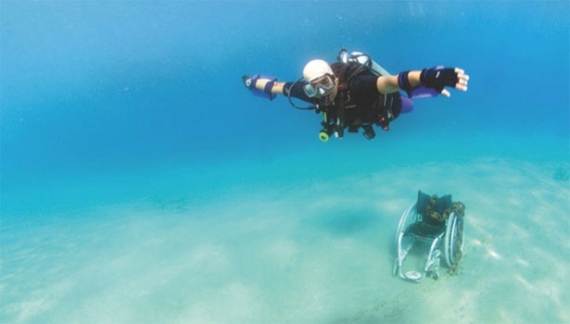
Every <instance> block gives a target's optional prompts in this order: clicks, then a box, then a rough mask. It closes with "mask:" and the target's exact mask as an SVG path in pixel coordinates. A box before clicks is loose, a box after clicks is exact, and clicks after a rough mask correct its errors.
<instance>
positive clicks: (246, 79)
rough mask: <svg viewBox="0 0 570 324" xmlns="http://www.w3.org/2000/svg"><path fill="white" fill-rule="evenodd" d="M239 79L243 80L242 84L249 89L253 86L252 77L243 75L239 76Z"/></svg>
mask: <svg viewBox="0 0 570 324" xmlns="http://www.w3.org/2000/svg"><path fill="white" fill-rule="evenodd" d="M241 80H242V81H243V85H244V86H245V87H246V88H248V89H249V90H251V88H253V87H254V86H255V82H254V80H253V78H252V77H249V76H247V75H243V76H242V77H241Z"/></svg>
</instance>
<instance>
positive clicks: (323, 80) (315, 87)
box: [303, 73, 335, 98]
mask: <svg viewBox="0 0 570 324" xmlns="http://www.w3.org/2000/svg"><path fill="white" fill-rule="evenodd" d="M334 87H335V83H334V77H333V76H332V75H331V74H328V73H326V74H324V75H320V76H318V77H315V78H312V79H310V80H308V82H307V84H305V86H304V88H303V89H304V90H305V94H306V95H307V96H308V97H309V98H314V97H322V96H324V95H326V94H327V93H329V92H330V91H331V90H332V89H334Z"/></svg>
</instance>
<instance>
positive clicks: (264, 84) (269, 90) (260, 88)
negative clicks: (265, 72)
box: [241, 74, 285, 100]
mask: <svg viewBox="0 0 570 324" xmlns="http://www.w3.org/2000/svg"><path fill="white" fill-rule="evenodd" d="M241 78H242V81H243V84H244V85H245V87H246V88H248V89H249V90H250V91H251V92H252V93H253V94H255V95H258V96H261V97H266V98H269V100H273V99H274V98H275V95H278V94H283V89H284V86H285V82H277V78H273V77H267V76H261V75H257V74H256V75H254V76H252V77H249V76H247V75H244V76H242V77H241Z"/></svg>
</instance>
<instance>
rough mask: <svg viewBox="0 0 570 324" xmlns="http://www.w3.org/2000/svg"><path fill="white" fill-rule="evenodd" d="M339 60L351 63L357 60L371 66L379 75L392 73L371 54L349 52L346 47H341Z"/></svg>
mask: <svg viewBox="0 0 570 324" xmlns="http://www.w3.org/2000/svg"><path fill="white" fill-rule="evenodd" d="M337 59H338V61H339V62H342V63H349V62H357V63H360V64H362V65H364V66H366V67H367V68H369V69H370V70H371V71H372V72H373V73H374V74H377V75H381V76H382V75H392V74H390V72H388V71H387V70H386V69H384V68H383V67H382V66H380V64H378V63H376V62H374V60H372V58H371V57H370V55H368V54H364V53H362V52H356V51H355V52H352V53H350V54H348V51H347V50H346V48H344V47H343V48H341V50H340V52H339V53H338V57H337Z"/></svg>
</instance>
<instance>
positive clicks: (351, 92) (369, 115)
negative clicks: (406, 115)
mask: <svg viewBox="0 0 570 324" xmlns="http://www.w3.org/2000/svg"><path fill="white" fill-rule="evenodd" d="M377 80H378V76H377V75H373V74H371V73H363V74H359V75H357V76H355V77H353V78H352V79H351V80H349V81H348V82H347V84H348V90H347V93H346V98H347V100H346V104H345V116H344V125H345V126H346V127H349V129H350V128H351V127H352V129H353V130H354V127H356V128H358V126H360V125H362V124H378V125H380V124H382V123H381V118H382V116H385V115H386V110H387V109H390V114H391V116H392V117H391V118H389V120H388V123H389V122H390V121H391V120H393V119H395V118H396V117H398V115H399V114H400V111H401V108H402V100H401V97H400V93H398V92H396V93H392V94H389V95H384V94H381V93H379V92H378V89H377V87H376V81H377ZM305 84H306V83H305V82H287V83H285V87H284V94H285V95H288V94H289V92H290V95H291V97H294V98H298V99H300V100H303V101H306V102H309V103H311V104H313V105H318V109H319V110H320V111H323V112H326V113H327V115H328V119H329V120H333V121H334V120H335V119H336V118H337V110H336V108H335V105H334V103H330V104H329V105H325V104H324V103H322V102H321V101H320V100H319V99H316V98H309V97H308V96H307V94H306V93H305V91H304V90H303V87H304V86H305ZM337 97H338V95H337ZM337 99H338V98H337ZM382 126H383V127H384V125H382ZM386 126H387V124H386Z"/></svg>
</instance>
